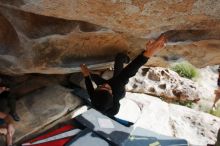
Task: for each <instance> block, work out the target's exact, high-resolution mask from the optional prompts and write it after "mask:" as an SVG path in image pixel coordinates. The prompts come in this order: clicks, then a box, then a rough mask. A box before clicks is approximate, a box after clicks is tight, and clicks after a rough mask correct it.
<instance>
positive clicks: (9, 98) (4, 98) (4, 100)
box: [0, 91, 16, 113]
mask: <svg viewBox="0 0 220 146" xmlns="http://www.w3.org/2000/svg"><path fill="white" fill-rule="evenodd" d="M0 104H1V105H0V110H1V111H5V108H6V106H8V107H9V110H10V113H15V112H16V97H15V96H14V95H12V94H11V93H10V92H7V91H5V92H3V93H1V94H0Z"/></svg>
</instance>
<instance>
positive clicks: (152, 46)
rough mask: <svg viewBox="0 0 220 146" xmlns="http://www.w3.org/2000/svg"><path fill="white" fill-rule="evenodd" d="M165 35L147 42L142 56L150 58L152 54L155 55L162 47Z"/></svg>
mask: <svg viewBox="0 0 220 146" xmlns="http://www.w3.org/2000/svg"><path fill="white" fill-rule="evenodd" d="M166 40H167V39H166V37H165V35H161V36H160V37H159V38H158V39H157V40H155V41H149V42H148V43H147V44H146V51H145V52H144V56H146V57H151V56H153V55H154V54H156V53H157V52H158V51H160V50H161V49H162V48H163V47H164V46H165V42H166Z"/></svg>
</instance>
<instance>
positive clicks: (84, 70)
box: [80, 64, 90, 77]
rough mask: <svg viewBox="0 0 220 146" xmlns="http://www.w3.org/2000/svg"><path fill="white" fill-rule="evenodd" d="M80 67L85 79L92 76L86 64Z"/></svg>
mask: <svg viewBox="0 0 220 146" xmlns="http://www.w3.org/2000/svg"><path fill="white" fill-rule="evenodd" d="M80 67H81V72H82V74H83V76H84V77H86V76H89V75H90V73H89V69H88V68H87V66H86V65H85V64H81V65H80Z"/></svg>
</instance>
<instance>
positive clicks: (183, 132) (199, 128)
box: [119, 92, 220, 145]
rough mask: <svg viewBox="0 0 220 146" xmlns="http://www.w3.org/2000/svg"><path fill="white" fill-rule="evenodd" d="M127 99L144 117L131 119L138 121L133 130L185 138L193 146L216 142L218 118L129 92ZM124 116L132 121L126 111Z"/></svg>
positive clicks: (137, 114) (138, 114)
mask: <svg viewBox="0 0 220 146" xmlns="http://www.w3.org/2000/svg"><path fill="white" fill-rule="evenodd" d="M125 98H126V100H131V101H133V102H135V103H136V104H137V106H139V107H140V110H141V113H140V112H138V113H136V115H135V113H134V115H132V116H133V117H137V116H138V117H139V118H138V120H137V121H136V123H135V124H134V127H141V128H145V129H148V130H151V131H154V132H156V133H159V134H163V135H167V136H173V137H178V138H184V139H186V140H187V141H188V142H189V144H190V145H207V144H214V143H215V142H216V137H217V132H218V129H219V127H220V119H219V118H218V117H215V116H212V115H210V114H207V113H203V112H200V111H197V110H194V109H190V108H187V107H184V106H180V105H175V104H168V103H166V102H164V101H162V100H161V99H159V98H155V97H152V96H150V95H146V94H140V93H129V92H127V93H126V97H125ZM122 100H125V99H122ZM121 106H124V105H121ZM132 107H134V106H132ZM126 108H130V107H126ZM135 109H136V108H135ZM120 110H121V109H120ZM120 110H119V113H120ZM123 112H124V113H123V115H126V114H127V116H128V118H129V117H130V113H129V111H127V112H126V110H123ZM119 118H120V117H119Z"/></svg>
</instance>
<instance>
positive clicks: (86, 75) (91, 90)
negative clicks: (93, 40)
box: [80, 64, 94, 100]
mask: <svg viewBox="0 0 220 146" xmlns="http://www.w3.org/2000/svg"><path fill="white" fill-rule="evenodd" d="M80 67H81V72H82V74H83V76H84V78H85V84H86V89H87V91H88V93H89V96H90V99H91V100H92V98H93V95H94V87H93V85H92V81H91V79H90V72H89V69H88V68H87V66H86V65H85V64H81V65H80Z"/></svg>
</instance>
